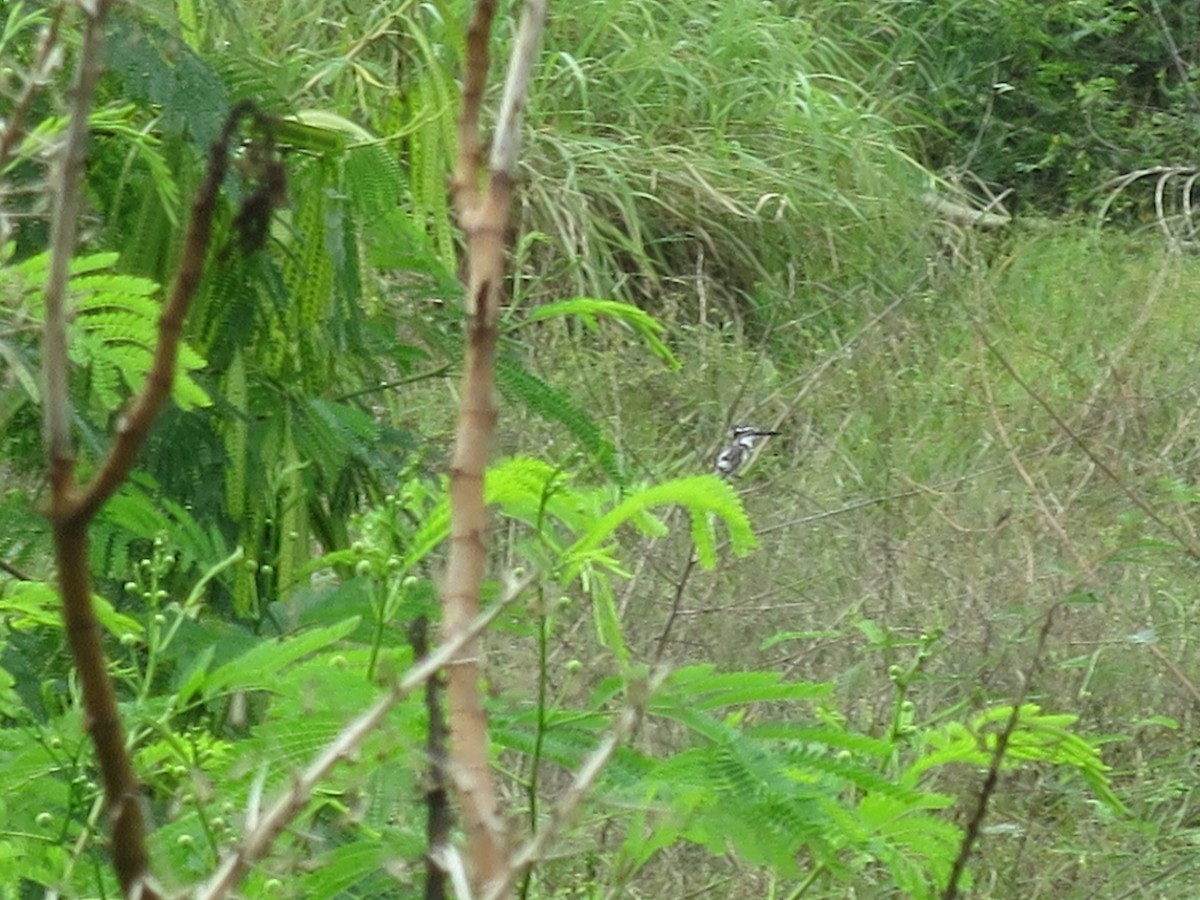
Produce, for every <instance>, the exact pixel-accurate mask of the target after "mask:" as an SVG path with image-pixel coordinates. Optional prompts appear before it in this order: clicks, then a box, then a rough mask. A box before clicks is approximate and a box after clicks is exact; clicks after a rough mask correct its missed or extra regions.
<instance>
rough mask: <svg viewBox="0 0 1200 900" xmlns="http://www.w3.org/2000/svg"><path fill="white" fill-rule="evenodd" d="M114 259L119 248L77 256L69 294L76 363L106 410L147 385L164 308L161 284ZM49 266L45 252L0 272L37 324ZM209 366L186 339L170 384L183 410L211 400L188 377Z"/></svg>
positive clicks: (0, 284)
mask: <svg viewBox="0 0 1200 900" xmlns="http://www.w3.org/2000/svg"><path fill="white" fill-rule="evenodd" d="M117 261H118V256H117V254H115V253H97V254H92V255H90V256H82V257H78V258H76V259H75V260H74V261H73V262H72V265H71V272H72V277H71V281H70V285H69V295H68V296H69V300H70V302H71V304H72V306H73V308H74V310H75V319H74V323H73V326H72V328H71V329H70V332H69V335H68V339H69V342H70V344H69V347H68V352H69V354H70V357H71V359H72V360H74V361H76V362H77V363H80V364H82V365H85V366H87V367H88V369H89V383H90V386H91V389H92V392H93V398H94V399H95V400H97V401H99V404H100V406H101V408H102V409H103V410H104V411H106V412H112V411H115V410H116V409H118V408H119V407H120V406H121V404H122V403H123V402H124V399H125V397H126V396H128V395H129V394H131V393H134V392H136V391H138V390H140V389H141V387H142V384H143V383H144V382H145V379H146V374H147V373H148V372H149V371H150V367H151V365H152V362H153V356H152V351H153V348H154V346H155V344H156V343H157V341H158V317H159V315H160V313H161V311H162V310H161V306H160V304H159V303H158V302H157V301H156V300H154V299H152V297H153V295H154V294H156V293H157V292H158V290H159V286H158V285H157V284H155V283H154V282H153V281H150V280H148V279H145V278H138V277H136V276H131V275H119V274H114V273H112V272H110V271H108V270H109V269H111V268H112V267H113V266H114V265H116V264H117ZM48 263H49V255H48V254H46V253H42V254H39V255H37V256H34V257H31V258H30V259H27V260H25V261H24V262H22V263H21V264H20V265H17V266H12V267H10V268H7V269H3V270H0V289H4V290H6V292H9V293H12V294H15V295H16V296H18V297H21V298H22V299H23V301H24V303H23V305H24V307H25V308H24V310H23V314H24V316H25V317H26V318H28V320H29V321H31V322H33V323H38V324H40V323H41V321H42V319H43V317H44V310H45V301H44V295H43V293H42V285H43V284H44V283H45V277H46V270H47V266H48ZM12 315H15V316H21V315H22V310H21V309H19V308H18V309H16V310H15V311H14V312H13V313H12ZM204 366H205V361H204V359H203V357H202V356H201V355H200V354H199V353H197V352H196V350H195V349H194V348H192V347H190V346H188V345H187V344H186V343H183V342H181V343H180V345H179V355H178V359H177V364H176V369H175V376H176V377H175V384H174V386H173V388H172V398H173V399H174V400H175V402H176V404H178V406H179V407H180V408H181V409H185V410H186V409H192V408H194V407H197V406H207V405H208V404H209V403H211V400H210V399H209V397H208V394H207V393H205V391H204V389H203V388H202V387H200V385H199V384H198V383H197V382H196V381H195V380H194V379H193V378H192V375H191V373H192V372H195V371H197V370H198V369H201V368H203V367H204ZM121 383H123V384H124V390H122V389H121Z"/></svg>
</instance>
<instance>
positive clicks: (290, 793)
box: [193, 572, 538, 900]
mask: <svg viewBox="0 0 1200 900" xmlns="http://www.w3.org/2000/svg"><path fill="white" fill-rule="evenodd" d="M537 577H538V574H537V573H536V572H531V573H529V574H527V575H525V576H524V577H523V578H521V579H520V580H519V581H516V582H514V583H513V584H511V585H510V586H509V587H508V589H507V590H506V592H505V594H504V596H503V597H501V598H500V599H499V600H498V601H497V602H496V603H495V604H493V605H492V606H491V607H489V608H488V609H487V610H486V611H485V612H483V613H482V614H480V615H479V616H477V617H476V618H475V619H474V620H473V621H471V622H470V623H468V624H467V625H466V626H465V627H464V628H462V629H460V630H459V631H458V632H457V633H456V634H454V635H453V636H451V637H449V638H448V639H447V640H446V641H445V642H444V643H443V644H442V645H441V646H440V647H438V648H437V649H436V650H435V651H434V652H433V653H430V654H428V655H427V656H426V657H425V658H424V659H422V660H421V661H420V662H418V663H417V664H416V665H414V666H413V667H412V668H411V669H409V670H408V672H407V673H406V674H405V675H404V677H403V678H401V679H400V680H398V681H396V682H395V684H393V685H392V688H391V690H389V691H388V692H387V693H386V694H385V695H384V696H382V697H380V698H379V699H378V700H377V701H375V705H374V706H372V707H371V708H370V709H368V710H367V711H366V712H364V713H362V714H361V715H359V716H358V717H357V718H356V719H354V721H352V722H351V723H350V724H348V725H347V726H346V727H345V728H343V729H342V730H341V732H340V733H339V734H338V735H337V737H336V738H334V739H333V741H331V742H330V743H329V745H328V746H326V747H325V749H324V750H322V751H321V752H320V754H318V755H317V757H316V758H315V759H314V760H313V761H312V762H311V763H309V764H308V767H307V768H305V769H304V771H303V772H300V773H298V774H296V775H295V777H294V778H293V779H292V785H291V787H290V788H289V789H288V790H286V791H284V792H283V793H282V794H281V795H280V796H279V797H277V798H276V799H275V801H274V802H273V803H272V804H271V806H270V808H268V809H267V810H266V812H263V813H261V814H258V815H252V816H248V818H247V830H246V832H245V834H243V835H242V839H241V840H240V841H239V842H238V845H237V847H236V848H235V849H234V850H232V851H230V852H229V853H227V854H226V855H225V856H224V857H223V858H222V860H221V863H220V865H219V866H218V868H217V871H216V872H215V873H214V874H213V877H212V878H211V879H209V881H208V882H207V883H206V884H204V885H203V886H202V887H200V888H199V889H198V890H197V891H196V892H195V894H194V895H193V896H194V897H195V900H220V898H223V897H227V896H229V894H230V892H231V891H232V890H233V889H234V888H236V887H237V885H238V883H239V882H240V881H241V880H242V879H243V878H244V877H245V876H246V873H247V872H249V871H250V867H251V866H253V865H254V864H255V863H256V862H257V861H258V860H260V859H262V858H263V857H264V856H265V855H266V854H267V852H268V851H269V850H270V848H271V845H272V844H273V843H274V842H275V840H276V838H278V837H279V835H280V834H282V833H283V830H284V829H285V828H287V826H288V825H289V824H290V823H291V822H292V821H293V820H294V819H295V818H296V816H298V815H299V814H300V813H301V812H302V811H303V810H304V808H305V807H306V806H307V805H308V801H309V800H310V799H311V797H312V794H313V790H314V789H315V788H316V786H317V785H318V784H320V783H321V782H322V781H323V780H324V779H325V778H326V777H327V776H328V775H329V773H330V772H331V771H332V770H333V768H334V767H335V766H336V765H337V764H338V763H339V762H341V761H342V760H344V759H349V758H351V757H353V756H354V754H355V753H356V752H357V751H358V750H359V748H360V747H362V744H363V741H365V740H366V738H367V736H368V735H370V734H371V733H372V732H374V731H375V730H376V729H378V728H379V726H380V725H381V724H382V723H383V721H384V720H385V719H386V718H387V714H388V713H389V712H391V710H392V708H393V707H394V706H395V705H396V704H397V703H399V702H400V701H401V700H403V699H404V698H405V697H407V696H408V695H409V694H411V693H412V692H413V691H414V690H416V689H417V688H418V687H420V686H421V685H422V684H423V683H425V682H426V681H427V680H428V679H429V678H431V677H433V676H434V675H435V674H436V673H437V671H438V670H439V669H441V668H442V667H443V666H445V665H446V664H447V663H449V662H450V661H451V660H452V659H454V658H455V657H456V656H457V655H458V654H459V653H461V652H462V648H463V647H464V646H466V645H467V644H469V643H471V642H472V641H474V640H475V638H476V637H478V635H479V634H480V633H481V632H482V631H484V630H485V629H486V628H487V627H488V626H489V625H491V624H492V622H494V621H495V620H496V617H497V616H499V615H500V614H501V613H502V612H504V610H505V609H507V608H508V607H509V606H511V605H512V604H513V603H514V602H516V600H517V599H518V598H519V597H520V596H521V595H522V594H523V593H524V592H525V591H526V589H527V588H528V587H529V585H531V584H532V583H533V581H534V579H535V578H537ZM251 820H253V821H251Z"/></svg>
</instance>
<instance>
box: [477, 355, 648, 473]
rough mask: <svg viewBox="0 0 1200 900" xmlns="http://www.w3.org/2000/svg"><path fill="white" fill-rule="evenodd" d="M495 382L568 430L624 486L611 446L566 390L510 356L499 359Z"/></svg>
mask: <svg viewBox="0 0 1200 900" xmlns="http://www.w3.org/2000/svg"><path fill="white" fill-rule="evenodd" d="M496 383H497V386H498V387H499V388H500V392H501V393H502V394H503V395H504V396H505V398H506V399H508V400H509V401H510V402H519V403H521V404H522V405H524V406H525V407H527V408H528V409H529V410H530V411H532V412H534V413H536V414H537V415H539V416H541V417H542V418H543V419H545V420H546V421H547V422H555V423H558V424H560V425H562V426H563V427H565V428H566V429H567V431H568V432H569V433H570V434H571V436H572V437H573V438H575V440H576V441H577V442H578V443H579V445H580V447H582V448H583V449H584V451H586V452H587V454H588V456H589V457H591V458H592V459H593V460H595V461H596V463H597V464H598V465H599V466H600V467H601V468H602V469H603V470H604V472H605V474H607V475H608V476H609V477H610V478H612V479H613V480H614V481H616V482H617V483H618V484H625V477H624V473H623V472H621V468H620V466H619V465H618V464H617V456H616V450H615V449H614V447H613V445H612V443H611V442H610V441H609V440H608V439H606V438H605V437H604V435H603V434H602V433H601V432H600V428H599V427H598V426H597V425H596V423H595V422H594V421H592V418H591V417H590V416H589V415H588V414H587V413H585V412H584V411H583V410H582V409H580V408H579V407H578V406H577V405H576V404H575V403H574V401H572V400H571V398H570V397H569V396H568V395H567V393H566V392H565V391H562V390H560V389H559V388H556V387H554V386H553V385H551V384H549V383H547V382H545V381H543V380H542V379H541V378H539V377H538V376H536V375H534V374H533V373H532V372H530V371H529V370H528V369H527V368H525V367H524V366H523V365H521V363H520V362H519V361H518V360H516V359H514V358H513V357H512V356H510V355H507V354H506V355H501V356H500V357H499V358H498V359H497V360H496Z"/></svg>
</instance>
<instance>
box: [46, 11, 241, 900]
mask: <svg viewBox="0 0 1200 900" xmlns="http://www.w3.org/2000/svg"><path fill="white" fill-rule="evenodd" d="M107 6H108V4H107V3H99V4H97V6H96V7H95V10H94V12H93V14H92V16H91V17H90V18H89V20H88V27H87V33H86V34H85V38H84V50H83V51H81V53H82V57H81V60H80V63H79V68H80V73H81V74H80V75H79V76H77V78H76V96H75V105H74V107H73V109H72V111H71V119H70V122H69V124H68V127H67V138H66V145H65V146H64V149H63V152H62V160H63V162H62V163H61V172H60V173H59V178H58V195H56V200H55V203H54V221H53V223H52V228H51V234H52V246H51V254H52V257H51V266H50V275H49V279H48V284H47V288H46V310H47V312H46V326H45V329H46V330H45V336H44V343H43V347H44V350H43V360H42V364H43V367H44V372H45V381H46V394H45V400H44V402H45V406H46V444H47V452H48V455H49V463H50V484H51V503H50V509H49V510H48V517H49V519H50V522H51V524H52V526H53V530H54V552H55V563H56V567H57V570H58V578H59V591H60V593H61V595H62V614H63V621H64V624H65V628H66V632H67V639H68V641H69V643H70V646H71V654H72V657H73V659H74V661H75V667H76V670H77V671H78V673H79V681H80V685H81V687H82V693H83V707H84V713H85V715H84V721H85V723H86V727H87V730H88V733H89V735H90V736H91V739H92V743H93V744H94V746H95V748H96V761H97V764H98V765H99V768H100V773H101V777H102V780H103V783H104V796H105V804H106V809H107V811H108V814H109V817H110V819H111V829H112V841H111V851H112V858H113V868H114V870H115V871H116V874H117V879H118V881H119V882H120V884H121V889H122V891H123V892H124V893H125V895H126V896H127V897H140V898H146V900H148V898H156V897H159V896H160V893H159V891H158V889H157V888H155V887H152V886H151V877H150V872H149V854H148V852H147V849H146V824H145V818H144V814H143V811H142V801H141V797H140V786H139V784H138V780H137V776H136V774H135V773H134V771H133V765H132V763H131V761H130V757H129V751H128V748H127V747H126V745H125V735H124V730H123V728H122V725H121V719H120V714H119V712H118V710H117V703H116V696H115V693H114V690H113V685H112V680H111V678H110V677H109V674H108V666H107V662H106V659H105V654H104V644H103V640H102V636H103V632H102V629H101V627H100V623H99V621H98V620H97V618H96V613H95V609H94V608H93V605H92V581H91V573H90V571H89V570H88V525H89V523H90V521H91V519H92V517H93V516H94V515H95V513H96V512H97V510H99V509H100V507H101V506H102V505H103V503H104V502H105V500H107V499H108V498H109V497H110V496H111V495H112V493H113V492H114V491H115V490H116V489H117V488H118V487H119V486H120V484H121V482H122V481H123V480H124V479H125V476H126V475H127V474H128V472H129V470H130V469H131V468H132V467H133V463H134V460H135V458H136V456H137V452H138V450H139V449H140V447H141V445H142V443H143V442H144V440H145V438H146V435H147V434H148V433H149V430H150V425H151V424H152V422H153V421H154V418H155V416H156V415H157V414H158V411H159V410H160V409H161V407H162V405H163V403H164V402H165V400H166V397H167V396H168V395H169V393H170V390H171V383H172V380H173V378H174V373H175V358H176V354H177V350H178V345H179V337H180V332H181V330H182V327H183V318H184V316H185V314H186V312H187V308H188V305H189V304H190V302H191V298H192V296H193V295H194V294H195V291H196V288H197V286H198V285H199V281H200V274H201V271H202V269H203V265H204V260H205V258H206V256H207V252H208V245H209V239H210V237H211V229H212V216H213V212H214V209H215V207H216V197H217V192H218V191H219V190H220V187H221V182H222V181H223V180H224V177H225V172H226V168H227V164H228V152H229V141H230V139H231V137H232V135H233V133H234V131H235V129H236V128H237V124H238V121H239V120H240V119H241V117H242V116H243V115H245V114H246V113H247V112H248V111H249V110H250V107H248V106H241V107H238V108H237V109H235V110H234V111H233V113H231V115H230V117H229V120H228V121H227V123H226V125H225V129H224V132H223V133H222V135H221V139H220V141H219V142H218V143H217V144H215V145H214V146H213V148H212V152H211V154H210V158H209V167H208V172H207V175H206V178H205V180H204V182H203V184H202V185H201V188H200V191H199V193H198V196H197V199H196V202H195V205H194V207H193V211H192V218H191V222H190V225H189V229H188V236H187V244H186V246H185V248H184V254H183V262H182V264H181V266H180V270H179V273H178V276H177V278H176V281H175V285H174V288H173V290H172V293H171V297H170V299H169V300H168V302H167V304H166V306H165V308H164V310H163V313H162V316H161V318H160V320H159V330H158V343H157V345H156V347H155V352H154V362H153V365H152V368H151V371H150V373H149V375H148V376H147V380H146V384H145V386H144V388H143V390H142V392H141V393H140V394H139V396H138V397H137V399H136V401H135V402H134V404H133V407H132V410H131V412H130V413H129V414H128V415H127V416H126V417H125V418H124V420H123V421H122V423H121V425H120V427H119V428H118V434H117V438H116V441H115V442H114V445H113V447H112V450H111V451H110V453H109V455H108V457H107V459H106V460H105V462H104V464H103V466H102V467H101V470H100V473H99V474H98V475H97V477H96V478H95V480H94V481H93V482H92V483H91V485H89V486H88V487H87V488H85V489H84V490H83V491H82V492H80V493H79V494H76V491H75V486H74V467H75V460H74V448H73V443H72V438H71V431H70V419H71V412H70V399H69V396H68V394H67V371H68V360H67V351H66V302H65V295H66V284H67V273H68V271H69V266H70V259H71V255H72V253H73V251H74V244H75V240H76V230H75V225H74V222H75V219H76V218H77V215H78V209H79V205H80V204H79V197H78V193H79V182H80V178H81V176H82V166H83V159H84V142H85V140H86V136H87V131H86V123H87V116H88V108H89V106H90V104H82V103H81V102H80V98H81V97H82V96H85V95H86V96H88V97H90V96H91V92H92V89H93V88H94V86H95V81H96V79H97V78H98V77H99V71H100V70H99V63H98V61H97V60H98V54H99V53H100V51H101V49H102V47H101V44H102V36H103V12H104V11H106V10H107ZM89 58H90V59H91V60H92V61H91V62H88V59H89ZM81 85H82V87H81ZM80 123H82V125H81V124H80ZM72 194H73V195H74V197H71V196H70V195H72ZM65 219H69V220H70V221H69V222H68V221H64V220H65Z"/></svg>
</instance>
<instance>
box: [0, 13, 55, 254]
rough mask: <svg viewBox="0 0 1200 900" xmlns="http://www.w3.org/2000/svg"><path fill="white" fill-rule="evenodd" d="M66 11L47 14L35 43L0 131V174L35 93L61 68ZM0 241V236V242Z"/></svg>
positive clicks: (17, 140) (19, 135) (13, 149)
mask: <svg viewBox="0 0 1200 900" xmlns="http://www.w3.org/2000/svg"><path fill="white" fill-rule="evenodd" d="M66 9H67V4H65V3H61V4H59V5H58V6H57V7H55V9H54V12H53V13H52V14H51V18H50V24H49V25H47V26H46V29H45V30H44V31H43V32H42V35H41V38H40V39H39V40H38V48H37V53H36V54H35V56H34V61H33V65H32V66H30V68H29V73H28V75H27V76H26V77H25V85H24V87H23V88H22V89H21V93H20V94H19V95H18V96H17V99H16V100H15V101H14V102H13V105H12V109H11V110H10V111H9V114H8V116H7V117H6V119H5V121H4V127H3V128H2V129H0V173H2V172H3V171H4V170H5V168H6V167H7V166H8V163H9V161H10V160H11V159H12V157H13V154H14V153H15V152H16V149H17V145H18V144H19V143H20V142H21V140H22V139H23V138H24V137H25V133H26V127H25V117H26V116H27V115H29V109H30V107H31V106H33V101H34V99H35V98H36V97H37V95H38V91H39V90H41V89H42V88H43V87H45V86H46V85H47V84H49V83H50V79H51V78H53V77H54V72H55V70H56V69H58V67H59V66H61V65H62V48H61V47H60V46H59V44H58V35H59V30H60V28H61V26H62V19H63V14H64V13H65V12H66ZM2 237H3V236H2V235H0V239H2Z"/></svg>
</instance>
